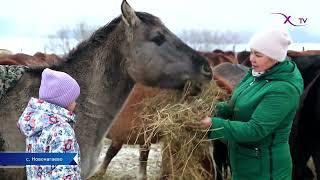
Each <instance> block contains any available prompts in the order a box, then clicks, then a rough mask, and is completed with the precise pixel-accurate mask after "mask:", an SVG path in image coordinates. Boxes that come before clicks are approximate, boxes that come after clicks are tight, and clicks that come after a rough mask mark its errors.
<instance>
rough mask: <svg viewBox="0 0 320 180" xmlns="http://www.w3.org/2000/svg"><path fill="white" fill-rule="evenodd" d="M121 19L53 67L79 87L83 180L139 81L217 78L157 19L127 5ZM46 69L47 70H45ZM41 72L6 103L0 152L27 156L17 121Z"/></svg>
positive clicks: (0, 110) (171, 84)
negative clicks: (24, 153)
mask: <svg viewBox="0 0 320 180" xmlns="http://www.w3.org/2000/svg"><path fill="white" fill-rule="evenodd" d="M121 11H122V15H121V16H119V17H117V18H115V19H114V20H112V21H111V22H110V23H109V24H107V25H105V26H103V27H101V28H100V29H98V30H97V31H96V32H94V33H93V35H92V36H91V37H90V38H89V39H87V40H85V41H83V42H81V43H80V44H79V45H78V46H77V47H76V48H75V49H74V50H72V51H71V52H69V54H68V55H67V56H66V57H65V62H63V63H62V64H58V65H55V66H52V67H51V68H53V69H56V70H60V71H64V72H67V73H68V74H70V75H71V76H73V77H75V79H76V80H77V81H78V82H79V84H80V87H81V94H80V98H79V99H78V108H77V110H78V111H77V115H78V122H77V124H76V126H75V131H76V136H77V140H78V142H79V144H80V150H81V170H82V177H83V178H87V177H90V176H91V175H92V174H93V173H94V171H95V169H96V167H97V164H98V163H97V160H98V158H99V154H100V151H101V149H102V145H103V143H102V140H103V139H104V138H105V136H106V132H107V130H108V128H109V127H110V125H111V123H112V121H113V119H114V117H115V115H116V114H117V112H118V110H119V109H120V107H121V106H122V104H123V103H124V101H125V99H126V98H127V96H128V94H129V92H130V90H131V88H132V87H133V85H134V84H135V83H136V82H139V83H142V84H145V85H148V86H157V87H161V88H181V87H183V86H184V84H185V82H186V81H187V80H192V81H196V82H206V81H209V80H210V79H211V78H212V74H211V70H210V67H209V65H208V63H207V62H206V60H205V59H204V58H202V57H201V56H199V55H198V54H197V53H196V52H195V51H194V50H193V49H191V48H190V47H188V46H187V45H186V44H184V43H183V42H182V41H181V40H180V39H179V38H178V37H176V36H175V35H174V34H173V33H172V32H170V31H169V30H168V29H167V28H166V27H165V26H164V25H163V24H162V22H161V21H160V20H159V19H158V18H157V17H155V16H153V15H151V14H148V13H142V12H135V11H134V10H133V9H132V8H131V7H130V6H129V5H128V4H127V2H126V1H123V2H122V5H121ZM40 69H43V68H40ZM40 74H41V70H40V71H39V70H38V71H37V70H30V71H29V72H26V73H25V74H24V75H23V76H22V78H21V79H20V81H19V82H18V83H17V85H16V86H15V87H14V88H13V89H12V90H11V91H9V92H8V93H7V95H6V96H5V97H4V98H2V99H1V101H0V103H1V106H0V114H1V115H0V124H1V126H0V146H1V147H0V150H1V151H25V139H24V137H23V136H22V135H21V134H20V132H19V130H18V128H17V126H16V121H17V120H18V118H19V116H20V114H21V113H22V111H23V110H24V107H25V106H26V105H27V102H28V100H29V99H30V97H37V96H38V88H39V85H40ZM23 177H25V172H24V169H22V168H21V169H12V168H8V169H1V170H0V179H21V178H23Z"/></svg>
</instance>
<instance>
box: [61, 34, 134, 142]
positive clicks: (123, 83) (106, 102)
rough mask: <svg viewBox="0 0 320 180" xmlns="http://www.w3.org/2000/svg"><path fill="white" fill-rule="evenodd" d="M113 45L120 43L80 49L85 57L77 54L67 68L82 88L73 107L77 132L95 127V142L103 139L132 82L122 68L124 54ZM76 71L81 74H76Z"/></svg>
mask: <svg viewBox="0 0 320 180" xmlns="http://www.w3.org/2000/svg"><path fill="white" fill-rule="evenodd" d="M113 40H114V39H113ZM116 42H121V40H118V41H116ZM107 44H108V43H107ZM113 46H119V44H115V43H110V46H109V47H108V48H104V49H103V50H101V49H98V47H97V48H96V49H92V48H84V49H82V50H79V54H80V53H81V54H82V55H83V54H85V57H84V58H81V56H78V59H74V60H72V61H75V62H72V63H71V64H72V65H68V66H69V68H67V69H68V72H70V73H71V75H72V74H75V77H78V79H77V81H78V82H79V84H80V87H81V94H80V98H79V101H78V103H81V106H79V108H78V109H77V110H76V111H78V112H79V113H78V114H79V122H77V124H78V125H76V126H77V128H78V130H80V131H81V130H83V127H93V128H92V130H93V129H94V130H96V132H94V133H95V134H96V135H97V137H96V138H95V142H93V143H94V145H97V144H98V143H99V141H101V140H102V138H103V135H104V134H105V131H106V130H107V129H108V127H109V126H110V125H111V123H112V120H113V118H114V117H115V115H116V113H117V112H118V110H119V109H120V108H121V106H122V104H123V103H124V101H125V99H126V98H127V96H128V94H129V93H130V90H131V89H132V87H133V85H134V82H133V81H132V80H131V78H130V77H129V76H128V74H127V72H126V71H125V70H124V69H123V68H124V67H121V64H123V63H122V61H124V57H123V55H122V53H120V50H119V49H120V48H119V47H113ZM106 51H109V52H106ZM99 53H100V54H101V55H99ZM74 57H77V55H76V54H75V55H74ZM78 72H79V73H80V74H77V73H78ZM76 74H77V75H76ZM83 74H85V75H83ZM87 142H88V141H87Z"/></svg>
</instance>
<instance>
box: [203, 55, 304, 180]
mask: <svg viewBox="0 0 320 180" xmlns="http://www.w3.org/2000/svg"><path fill="white" fill-rule="evenodd" d="M302 91H303V79H302V77H301V74H300V72H299V70H298V69H297V66H296V65H295V63H294V62H292V61H290V60H285V61H284V62H282V63H278V64H277V65H275V66H274V67H272V68H271V69H270V70H269V71H267V72H266V73H265V74H263V75H261V76H260V77H253V76H252V75H251V70H249V72H248V74H247V75H246V76H245V77H244V79H243V80H242V81H241V82H240V83H239V85H238V86H237V88H236V89H235V91H234V92H233V95H232V97H231V100H230V101H229V102H222V103H219V104H218V105H217V115H216V117H213V118H212V127H211V129H216V128H219V130H216V131H211V132H210V133H209V138H210V139H215V138H221V139H222V140H227V141H228V149H229V158H230V162H231V170H232V179H233V180H250V179H252V180H267V179H268V180H269V179H273V180H280V179H281V180H291V173H292V162H291V155H290V149H289V143H288V141H289V134H290V130H291V125H292V121H293V119H294V117H295V113H296V110H297V108H298V104H299V99H300V95H301V94H302Z"/></svg>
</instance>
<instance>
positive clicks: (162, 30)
mask: <svg viewBox="0 0 320 180" xmlns="http://www.w3.org/2000/svg"><path fill="white" fill-rule="evenodd" d="M121 11H122V21H123V26H125V28H124V29H125V36H126V42H127V44H126V48H124V50H125V51H126V52H123V53H124V54H127V57H130V58H127V59H126V63H125V64H126V67H127V71H128V74H129V75H130V76H131V78H132V79H133V80H134V81H135V82H141V83H143V84H145V85H149V86H158V87H162V88H179V87H181V86H183V85H184V84H185V82H186V81H187V80H191V81H196V82H203V81H208V80H210V79H211V78H212V74H211V70H210V67H209V64H208V62H207V61H206V59H205V58H203V57H202V56H200V55H199V54H198V53H197V52H196V51H195V50H193V49H192V48H190V47H189V46H187V45H186V44H185V43H184V42H182V41H181V40H180V39H179V38H178V37H177V36H176V35H174V34H173V33H172V32H171V31H170V30H169V29H168V28H167V27H166V26H164V24H163V23H162V22H161V21H160V19H159V18H157V17H155V16H153V15H151V14H148V13H142V12H135V11H134V10H133V9H132V8H131V7H130V5H129V4H128V3H127V2H126V1H125V0H124V1H123V2H122V5H121Z"/></svg>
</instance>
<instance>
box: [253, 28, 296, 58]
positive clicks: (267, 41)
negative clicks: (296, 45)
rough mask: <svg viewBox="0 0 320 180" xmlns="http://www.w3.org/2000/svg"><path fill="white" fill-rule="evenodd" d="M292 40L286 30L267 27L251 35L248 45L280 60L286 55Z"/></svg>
mask: <svg viewBox="0 0 320 180" xmlns="http://www.w3.org/2000/svg"><path fill="white" fill-rule="evenodd" d="M291 43H292V40H291V38H290V36H289V34H288V32H286V31H284V30H280V29H268V30H265V31H261V32H258V33H256V34H255V35H253V36H252V38H251V40H250V41H249V47H250V48H251V49H254V50H256V51H258V52H260V53H262V54H264V55H266V56H268V57H270V58H272V59H274V60H277V61H279V62H282V61H284V60H285V58H286V56H287V51H288V46H289V45H290V44H291Z"/></svg>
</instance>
